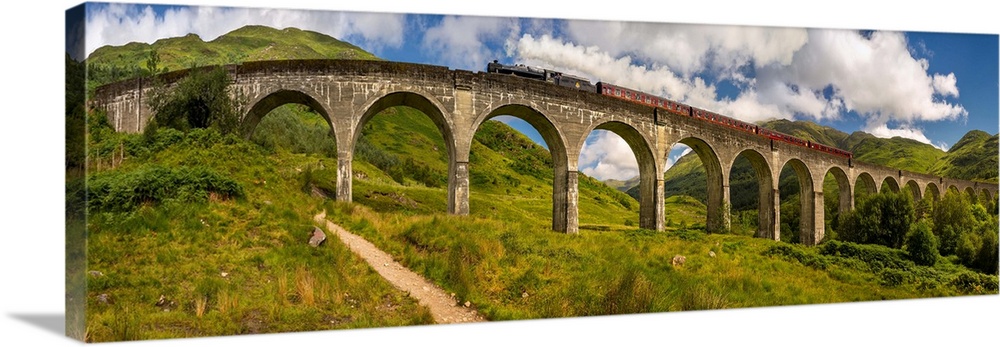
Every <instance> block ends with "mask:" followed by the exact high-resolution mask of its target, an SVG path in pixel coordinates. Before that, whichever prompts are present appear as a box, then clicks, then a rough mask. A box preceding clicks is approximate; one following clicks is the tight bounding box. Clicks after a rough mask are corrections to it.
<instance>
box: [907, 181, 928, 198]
mask: <svg viewBox="0 0 1000 347" xmlns="http://www.w3.org/2000/svg"><path fill="white" fill-rule="evenodd" d="M904 187H906V192H908V193H910V196H911V197H912V198H913V201H919V200H920V199H922V198H923V194H921V193H922V192H921V191H920V185H919V184H917V181H914V180H909V181H906V185H905V186H904Z"/></svg>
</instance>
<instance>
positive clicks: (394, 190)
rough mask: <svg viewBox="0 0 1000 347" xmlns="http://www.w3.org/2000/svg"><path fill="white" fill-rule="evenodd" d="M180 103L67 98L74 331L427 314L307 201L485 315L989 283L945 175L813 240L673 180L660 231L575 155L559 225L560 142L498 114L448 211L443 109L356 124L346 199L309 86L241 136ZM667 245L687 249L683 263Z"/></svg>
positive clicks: (974, 220)
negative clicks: (83, 285) (709, 205)
mask: <svg viewBox="0 0 1000 347" xmlns="http://www.w3.org/2000/svg"><path fill="white" fill-rule="evenodd" d="M250 29H255V28H253V27H251V28H249V29H248V28H244V29H241V30H238V31H243V36H240V37H242V38H243V39H240V40H237V41H232V42H230V43H232V44H234V45H236V46H239V45H240V44H237V42H244V43H246V45H245V46H246V47H251V46H253V47H257V46H254V45H256V42H257V41H254V40H252V39H248V38H247V37H253V36H254V35H263V36H266V35H265V33H269V32H270V33H271V34H273V29H266V28H265V29H259V30H250ZM286 31H287V32H289V34H288V36H289V37H290V38H289V39H291V38H294V37H298V36H297V35H300V34H302V33H304V32H301V31H295V30H290V29H286V30H285V31H280V32H286ZM255 33H257V34H255ZM263 36H261V37H263ZM195 39H197V38H196V37H185V38H178V39H168V40H161V41H160V42H158V43H157V44H159V45H161V46H158V47H156V51H157V52H159V53H158V57H159V59H160V61H159V62H156V63H155V64H153V63H152V62H151V63H150V64H149V65H147V67H146V68H147V70H148V69H152V68H154V67H156V66H174V64H177V61H183V59H180V58H178V57H177V56H176V54H175V53H171V50H170V49H168V48H166V47H169V45H168V44H170V43H171V42H173V41H172V40H177V41H178V42H182V43H183V42H187V41H191V42H193V44H197V42H200V39H197V41H194V40H195ZM221 39H222V38H220V40H221ZM185 40H187V41H185ZM262 40H263V39H262ZM268 40H272V41H274V42H280V41H279V40H278V39H268ZM316 40H317V41H322V40H325V38H322V39H321V38H316ZM216 41H219V40H216ZM216 41H213V42H216ZM223 42H229V41H225V40H223ZM157 44H154V46H155V45H157ZM213 44H214V43H213ZM135 45H137V44H133V45H132V46H133V47H131V48H129V49H132V50H135V51H136V52H145V53H142V54H139V55H136V56H135V57H132V58H127V56H128V55H127V54H124V53H121V54H122V55H120V56H119V57H118V58H115V59H123V60H122V61H130V62H132V61H138V60H136V59H139V60H143V59H149V58H150V57H151V56H150V55H149V53H148V50H143V49H145V48H143V47H142V46H141V45H139V46H135ZM306 46H308V45H306ZM126 47H128V46H126ZM192 47H199V46H197V45H195V46H192ZM274 47H279V44H276V45H275V46H274ZM139 48H143V49H139ZM283 49H284V48H282V49H279V48H275V50H283ZM126 51H127V50H122V51H119V52H126ZM196 51H198V52H200V51H199V50H196ZM303 51H305V50H303ZM103 52H104V53H107V52H114V50H112V49H106V50H104V51H103ZM95 54H96V53H95ZM196 54H203V53H196ZM206 54H207V53H206ZM233 54H235V55H234V56H238V54H236V53H233ZM357 54H358V55H361V53H357ZM226 55H228V53H227V54H226ZM110 56H111V55H109V57H110ZM289 56H293V57H298V56H294V55H289ZM139 57H141V58H139ZM102 59H110V58H108V57H104V58H102ZM150 60H152V59H150ZM108 61H109V63H108V64H111V65H109V66H119V65H116V63H112V62H110V61H113V59H112V60H108ZM129 64H131V63H129ZM121 65H122V66H127V65H125V64H121ZM179 66H183V65H179ZM205 104H206V105H207V104H208V103H205ZM165 112H169V111H165ZM185 112H186V111H185ZM170 114H172V116H164V119H170V117H178V118H176V119H177V121H178V122H180V121H181V120H183V121H184V122H187V124H188V125H189V126H188V127H184V126H177V127H176V128H178V129H174V128H173V127H170V126H166V127H160V128H158V129H157V128H155V127H154V128H153V130H150V131H147V132H146V133H144V134H119V133H114V132H113V131H111V129H110V127H109V126H108V125H107V123H106V120H105V118H104V117H103V115H101V114H99V113H96V114H89V115H86V114H83V113H82V112H81V114H80V115H79V118H81V119H82V118H86V117H90V118H89V119H88V120H89V121H88V122H82V121H81V122H79V123H80V124H81V126H83V125H82V124H86V126H87V127H88V128H87V131H88V132H87V135H88V137H86V138H85V139H86V141H88V148H89V153H88V156H87V157H86V158H76V159H73V160H74V161H82V162H83V163H86V164H87V167H88V168H90V172H89V174H88V176H87V177H85V178H83V177H78V178H76V179H71V180H70V181H69V182H68V183H67V199H70V200H72V201H79V200H81V199H83V197H84V196H89V198H90V199H89V200H88V201H87V202H88V205H87V211H88V212H89V219H88V220H87V221H86V223H85V225H86V232H87V235H88V238H87V239H86V244H87V251H88V258H87V270H90V271H94V272H93V273H91V274H89V275H87V276H88V288H87V296H86V299H87V309H88V317H87V322H86V323H87V330H86V331H85V332H84V334H85V335H86V338H87V340H89V341H111V340H131V339H147V338H166V337H187V336H207V335H227V334H247V333H265V332H279V331H302V330H320V329H340V328H356V327H374V326H395V325H413V324H429V323H431V322H432V318H431V317H430V315H429V312H428V311H427V310H426V309H425V308H422V307H420V306H418V305H417V304H416V302H415V301H414V300H413V299H412V298H410V297H409V296H407V295H406V294H405V293H403V292H400V291H399V290H396V289H394V288H392V287H391V286H390V285H389V284H387V283H386V282H385V281H384V280H383V279H382V278H381V277H379V276H378V275H377V274H376V273H375V272H374V271H373V270H372V269H371V268H369V266H368V265H367V264H365V263H364V262H363V261H362V260H361V259H359V258H358V257H356V256H355V255H354V254H353V253H351V252H350V251H349V250H348V249H347V248H346V247H345V246H344V245H343V244H342V243H340V242H339V240H337V239H336V238H332V237H331V238H330V239H329V240H327V241H326V243H324V244H322V245H321V246H320V247H317V248H312V247H309V246H308V245H307V244H306V241H307V240H308V237H309V235H310V232H311V231H312V230H313V229H312V228H313V225H314V222H313V221H312V216H313V215H315V214H317V213H319V212H321V211H324V210H325V211H326V212H327V213H328V218H330V219H332V220H334V221H335V222H337V223H338V224H340V225H342V226H344V227H345V228H347V229H348V230H350V231H352V232H354V233H357V234H360V235H362V236H363V237H365V238H366V239H367V240H369V241H371V242H373V243H374V244H376V245H377V246H378V247H379V248H381V249H382V250H384V251H386V252H388V253H390V254H392V255H393V257H394V259H395V260H397V261H400V262H401V263H403V264H404V265H406V266H407V267H409V268H410V269H412V270H414V271H416V272H418V273H421V274H423V275H424V276H425V277H427V278H429V279H430V280H431V281H433V282H435V283H436V284H438V285H439V286H441V287H443V288H445V289H446V290H448V291H451V292H453V293H455V295H456V299H458V300H460V301H469V302H471V303H472V305H474V307H475V308H476V309H477V310H478V311H479V312H481V313H483V314H484V315H486V317H487V318H488V319H490V320H509V319H524V318H542V317H564V316H585V315H604V314H622V313H637V312H658V311H679V310H702V309H722V308H739V307H757V306H774V305H790V304H815V303H827V302H847V301H868V300H885V299H901V298H919V297H928V296H953V295H966V294H996V293H997V291H998V288H997V282H998V281H997V277H996V275H995V274H996V266H995V264H996V263H997V260H996V257H997V253H996V248H997V237H996V230H995V226H996V225H997V220H996V218H997V217H996V215H995V211H996V208H995V206H993V207H990V208H989V209H988V208H983V207H982V206H980V204H981V203H973V202H971V201H969V200H967V199H962V197H961V196H959V197H958V198H957V199H956V198H955V197H951V198H948V197H947V194H946V195H945V197H946V199H945V200H942V201H941V202H939V203H938V204H935V205H933V206H924V207H913V206H912V202H909V201H907V200H905V198H903V199H904V200H903V202H901V203H894V202H893V201H896V200H893V199H894V198H893V196H887V197H878V196H875V197H872V199H874V200H876V201H882V200H887V201H889V203H884V204H883V203H878V202H873V203H868V202H865V201H863V200H859V201H858V202H857V203H858V206H859V208H860V207H861V206H867V205H866V204H868V205H870V206H871V207H870V208H872V209H876V210H879V211H882V209H886V210H885V211H884V212H879V213H881V215H882V216H905V215H912V216H913V217H911V219H912V220H911V222H912V221H914V220H915V221H916V222H915V223H907V222H906V221H905V220H887V221H882V220H879V221H878V222H869V221H859V222H857V223H856V224H857V225H860V226H874V227H876V228H879V229H876V230H857V231H856V233H857V234H859V235H874V236H875V237H872V238H869V239H862V241H864V242H878V243H884V244H886V245H890V246H893V247H895V248H893V247H887V246H882V245H868V244H857V243H851V242H845V241H843V239H844V237H834V236H831V237H829V239H830V240H829V241H827V242H825V243H823V244H822V245H820V246H817V247H806V246H802V245H797V244H787V243H779V242H775V241H772V240H764V239H756V238H752V237H749V235H751V234H752V233H753V231H754V230H755V228H756V226H755V223H756V211H755V210H748V211H750V212H741V213H734V218H733V221H734V228H733V230H732V231H731V233H729V234H709V233H706V232H705V230H704V229H705V226H704V223H705V218H706V217H705V216H706V207H705V205H704V203H703V202H702V201H703V198H701V199H699V198H698V197H697V196H695V197H692V196H687V195H678V196H670V197H667V198H666V199H665V200H666V202H665V207H664V208H665V211H666V214H665V215H666V226H667V227H666V231H664V232H655V231H650V230H643V229H639V228H637V227H636V225H637V224H638V207H639V206H638V203H637V202H636V201H635V199H632V198H631V197H630V196H629V195H627V194H625V193H622V192H621V191H619V190H617V189H615V188H613V187H609V186H608V185H606V184H603V183H601V182H599V181H597V180H595V179H593V178H590V177H586V176H585V175H580V177H579V185H578V187H579V199H578V201H579V210H578V211H579V216H580V233H579V234H577V235H567V234H562V233H557V232H553V231H551V226H552V220H551V218H552V200H551V199H552V177H553V169H552V158H551V156H550V155H549V153H548V152H547V151H545V150H544V149H543V148H542V147H540V146H538V145H536V144H534V143H533V142H531V140H529V139H528V138H526V137H525V136H523V135H521V134H519V133H517V132H515V131H514V130H513V129H511V128H510V127H508V126H506V125H505V124H503V123H500V122H492V121H491V122H486V123H484V124H483V125H482V126H481V128H480V129H479V130H478V132H477V133H476V134H475V137H474V139H473V140H474V141H473V146H472V153H471V155H470V162H469V174H470V203H469V204H470V205H469V206H470V210H471V212H470V215H469V216H451V215H447V214H446V213H445V211H446V207H447V195H448V192H447V190H446V189H447V172H448V166H447V162H448V161H447V160H448V148H446V147H445V144H444V141H443V139H442V136H441V133H440V131H438V129H437V128H436V126H435V125H434V123H433V122H431V121H430V119H429V118H428V117H427V116H425V115H423V114H421V113H420V112H418V111H416V110H414V109H411V108H407V107H394V108H389V109H386V110H384V111H382V112H381V113H379V114H378V115H376V116H375V117H373V118H372V119H371V120H370V121H369V123H367V124H365V125H364V126H363V127H362V128H361V136H360V138H359V140H358V143H357V144H356V146H355V152H354V154H355V155H354V162H353V164H352V166H353V172H352V174H353V182H352V185H353V191H352V195H353V200H354V203H351V204H347V203H338V202H334V201H333V198H334V196H333V195H334V194H335V193H334V192H336V191H337V189H336V188H337V187H336V182H337V179H336V168H337V164H338V163H337V159H336V157H335V153H336V152H337V148H336V144H335V142H334V141H333V140H332V139H331V138H330V128H329V125H328V123H327V121H326V120H325V119H323V118H322V116H319V115H317V114H315V113H313V112H312V111H311V110H310V109H309V108H308V107H305V106H300V105H285V106H282V107H279V108H277V109H275V110H274V111H272V112H271V113H270V114H268V115H267V116H265V117H264V118H263V119H262V120H261V122H260V123H259V125H258V127H257V129H255V131H254V132H253V133H252V134H251V137H250V140H245V139H244V137H242V136H236V134H234V133H228V134H223V133H222V132H221V131H220V127H212V126H208V127H207V128H202V127H191V126H190V125H191V124H192V123H197V122H192V121H191V118H189V116H186V115H184V114H183V113H181V114H175V113H173V112H170ZM68 118H69V117H68ZM196 118H197V117H196ZM197 119H202V118H197ZM207 119H211V117H208V118H207ZM170 123H171V122H165V123H163V124H170ZM197 124H203V125H205V124H207V125H210V124H211V122H203V123H197ZM191 128H195V129H191ZM822 129H823V128H821V127H815V126H812V127H809V128H808V129H807V130H808V131H806V132H805V133H803V135H800V136H805V135H809V136H813V137H812V138H814V139H817V141H819V140H823V141H827V140H829V141H848V140H849V138H850V137H849V136H839V137H838V135H837V134H834V133H823V132H820V131H819V130H822ZM824 136H825V137H824ZM81 138H82V137H81ZM82 139H83V138H82ZM685 158H694V159H696V156H687V157H685ZM68 160H70V159H68ZM684 161H685V159H682V160H681V161H679V162H678V164H677V166H675V168H679V169H678V170H681V169H684V168H685V167H688V168H689V169H688V171H687V173H688V174H690V177H688V178H687V179H689V180H691V182H692V183H691V184H689V185H691V186H700V187H702V188H703V187H704V186H705V185H704V183H703V182H704V179H703V178H701V183H697V176H696V175H695V174H693V173H694V172H695V171H696V170H697V169H698V168H700V165H697V161H694V160H689V161H690V162H693V164H686V163H683V162H684ZM740 165H746V164H740ZM678 172H683V171H678ZM735 172H736V170H734V175H733V177H741V178H740V180H742V181H741V182H744V181H746V182H749V181H752V175H749V176H747V175H745V174H744V175H736V174H735ZM668 175H670V173H669V172H668ZM702 175H703V174H702ZM783 176H786V175H783ZM702 177H703V176H702ZM787 177H792V176H791V175H788V176H787ZM828 181H829V180H828ZM741 184H742V183H741ZM825 184H828V182H827V183H825ZM734 186H735V183H734ZM740 189H748V190H752V188H750V186H747V187H746V188H740ZM780 189H782V195H783V196H785V193H786V189H788V192H789V194H788V195H789V196H790V197H792V198H791V199H789V200H791V201H794V202H797V201H798V200H797V198H795V195H794V194H792V193H794V192H796V191H795V189H797V184H796V183H795V181H794V179H790V180H789V179H786V178H783V179H782V182H781V183H780ZM85 193H86V194H89V195H86V194H85ZM741 194H742V193H741ZM829 196H830V195H829V194H827V197H829ZM949 199H950V200H949ZM907 203H909V204H910V206H909V207H907V206H905V205H906V204H907ZM748 204H749V203H748ZM829 205H831V204H829V203H828V206H829ZM975 206H979V207H978V208H977V207H975ZM735 208H737V207H736V206H734V209H735ZM907 208H909V210H907ZM782 210H783V211H785V210H788V211H790V213H793V214H794V213H797V211H798V209H797V208H792V207H788V208H786V207H785V206H782ZM907 211H909V212H907ZM962 211H965V212H962ZM987 211H994V213H990V212H987ZM69 212H70V211H67V213H69ZM963 213H965V214H963ZM828 215H829V214H828ZM851 218H853V217H851V216H846V217H844V219H851ZM893 218H895V217H893ZM782 221H783V222H790V223H793V224H792V225H797V222H796V221H797V219H796V216H795V215H791V216H789V217H788V218H787V219H786V216H785V215H784V214H783V215H782ZM989 223H992V229H991V228H987V226H988V225H990V224H989ZM79 224H84V223H82V222H80V223H79ZM82 228H83V227H80V229H82ZM789 228H791V226H789ZM837 229H838V231H840V230H839V229H840V228H837ZM68 230H71V229H70V228H68ZM72 230H76V229H72ZM900 230H902V231H900ZM928 231H929V232H930V233H931V235H930V236H928ZM82 234H83V233H82V232H81V233H79V235H67V240H79V238H80V237H81V236H80V235H82ZM783 234H784V233H783ZM788 234H789V237H792V238H795V237H798V235H797V233H793V232H790V233H788ZM841 234H843V233H842V232H841ZM848 234H850V232H848ZM828 235H835V233H829V234H828ZM901 235H902V236H901ZM905 235H909V236H908V237H905ZM70 236H73V237H75V238H71V237H70ZM837 238H840V239H841V240H837ZM848 238H849V236H848ZM934 239H936V240H938V246H936V247H935V246H933V245H934V241H933V240H934ZM871 240H874V241H871ZM991 245H992V246H991ZM990 247H992V248H990ZM990 249H992V250H993V252H992V253H990ZM935 250H936V251H939V254H938V255H934V254H933V253H934V251H935ZM677 255H682V256H685V257H686V261H685V262H684V263H683V264H675V263H674V262H673V259H674V257H675V256H677ZM932 260H933V261H932ZM990 261H992V264H993V268H992V269H990V268H989V267H988V265H989V264H990ZM970 269H975V271H973V270H970ZM990 270H992V272H991V271H990ZM977 271H978V272H977ZM161 299H162V300H161Z"/></svg>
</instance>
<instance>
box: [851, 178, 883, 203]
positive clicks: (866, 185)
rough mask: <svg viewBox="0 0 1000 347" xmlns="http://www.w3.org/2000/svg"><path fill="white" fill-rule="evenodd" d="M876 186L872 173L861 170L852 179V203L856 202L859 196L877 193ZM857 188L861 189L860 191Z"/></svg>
mask: <svg viewBox="0 0 1000 347" xmlns="http://www.w3.org/2000/svg"><path fill="white" fill-rule="evenodd" d="M878 188H879V187H878V186H876V185H875V179H874V178H873V177H872V175H871V174H869V173H867V172H862V173H861V174H860V175H858V178H856V179H855V180H854V192H853V193H854V203H855V204H857V202H858V198H859V197H861V196H864V195H871V194H875V193H878ZM859 189H860V190H861V191H860V192H859V191H858V190H859ZM858 193H861V194H858Z"/></svg>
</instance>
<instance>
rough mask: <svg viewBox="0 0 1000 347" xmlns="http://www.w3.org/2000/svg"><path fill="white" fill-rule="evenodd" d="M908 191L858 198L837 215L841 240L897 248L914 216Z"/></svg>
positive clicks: (900, 245)
mask: <svg viewBox="0 0 1000 347" xmlns="http://www.w3.org/2000/svg"><path fill="white" fill-rule="evenodd" d="M915 217H916V216H915V212H914V209H913V199H911V198H910V195H909V194H908V193H902V192H901V193H892V192H884V193H880V194H875V195H872V196H870V197H867V198H862V199H859V200H858V202H857V203H856V204H855V206H854V210H851V211H850V212H848V213H847V214H844V215H841V216H840V218H842V220H841V222H840V229H839V230H837V235H839V236H840V239H841V240H844V241H850V242H855V243H870V244H876V245H883V246H887V247H892V248H900V247H902V246H903V241H904V239H905V237H906V234H907V233H908V232H909V231H910V226H911V224H913V221H914V219H915Z"/></svg>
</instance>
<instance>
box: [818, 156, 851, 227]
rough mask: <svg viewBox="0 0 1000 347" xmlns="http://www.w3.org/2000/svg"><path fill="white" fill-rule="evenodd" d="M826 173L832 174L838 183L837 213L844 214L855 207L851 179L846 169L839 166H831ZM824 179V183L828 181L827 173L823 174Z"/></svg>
mask: <svg viewBox="0 0 1000 347" xmlns="http://www.w3.org/2000/svg"><path fill="white" fill-rule="evenodd" d="M826 173H827V175H832V176H833V179H834V182H835V183H837V213H838V215H843V214H845V213H847V212H848V211H850V210H851V209H853V208H854V199H853V195H854V194H852V189H851V179H850V178H847V172H844V169H843V168H841V167H839V166H832V167H830V169H828V170H826ZM823 179H824V182H823V183H826V181H825V180H826V175H824V176H823ZM831 218H832V217H831ZM824 223H825V221H824Z"/></svg>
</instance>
